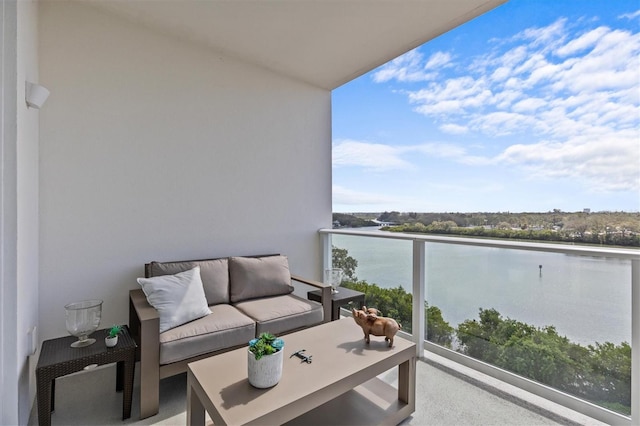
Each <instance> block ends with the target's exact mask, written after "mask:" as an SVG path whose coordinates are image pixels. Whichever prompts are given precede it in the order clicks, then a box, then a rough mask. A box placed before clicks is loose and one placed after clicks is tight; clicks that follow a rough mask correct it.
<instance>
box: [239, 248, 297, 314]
mask: <svg viewBox="0 0 640 426" xmlns="http://www.w3.org/2000/svg"><path fill="white" fill-rule="evenodd" d="M292 291H293V286H292V285H291V272H290V271H289V260H288V259H287V257H286V256H265V257H230V258H229V294H230V300H231V303H236V302H241V301H243V300H248V299H255V298H259V297H268V296H279V295H283V294H289V293H291V292H292Z"/></svg>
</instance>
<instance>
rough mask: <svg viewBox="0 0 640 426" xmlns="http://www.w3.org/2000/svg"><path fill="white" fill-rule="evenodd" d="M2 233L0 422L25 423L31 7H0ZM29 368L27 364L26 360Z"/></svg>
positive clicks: (33, 255)
mask: <svg viewBox="0 0 640 426" xmlns="http://www.w3.org/2000/svg"><path fill="white" fill-rule="evenodd" d="M1 7H2V26H1V27H2V41H3V43H2V79H1V80H2V156H1V157H2V167H1V169H2V181H1V185H0V189H1V194H0V195H1V196H0V200H1V212H2V215H1V220H0V231H1V232H0V234H2V249H1V250H0V253H1V259H0V264H1V268H0V269H1V271H2V279H1V280H0V281H1V282H0V295H1V297H0V301H1V306H0V308H1V309H0V315H1V321H0V324H1V326H2V327H1V338H0V347H1V349H2V353H1V355H0V367H1V371H2V373H1V374H2V376H1V380H0V383H1V384H2V397H1V399H2V409H1V410H0V423H2V424H26V423H27V420H28V418H29V412H30V408H31V405H32V402H33V399H34V396H35V386H34V383H33V376H34V374H33V373H34V368H35V366H34V362H30V361H31V359H30V358H29V353H30V352H29V349H28V345H27V343H28V339H27V330H29V329H31V328H32V327H33V326H35V325H37V323H38V266H39V265H38V243H39V235H38V221H39V218H38V113H37V111H33V110H28V109H27V106H26V104H25V101H24V95H25V81H26V80H29V81H33V82H37V81H38V50H37V42H38V37H37V3H36V2H35V1H29V0H25V1H20V2H12V1H8V2H3V3H2V6H1ZM33 360H34V361H35V358H33Z"/></svg>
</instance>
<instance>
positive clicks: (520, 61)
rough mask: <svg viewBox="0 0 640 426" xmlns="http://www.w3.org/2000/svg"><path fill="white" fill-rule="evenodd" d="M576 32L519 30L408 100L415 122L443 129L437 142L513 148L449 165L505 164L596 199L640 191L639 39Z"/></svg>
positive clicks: (556, 27)
mask: <svg viewBox="0 0 640 426" xmlns="http://www.w3.org/2000/svg"><path fill="white" fill-rule="evenodd" d="M638 16H640V12H634V13H633V14H629V15H628V16H627V15H625V16H624V17H625V18H629V19H635V18H637V17H638ZM593 22H594V21H590V22H586V21H585V22H583V23H582V24H581V25H595V24H594V23H593ZM574 25H575V26H576V27H577V24H576V23H573V22H572V23H571V25H570V24H568V21H567V19H564V18H562V19H558V20H556V21H555V22H553V23H552V24H551V25H548V26H546V27H540V28H529V29H525V30H524V31H522V32H520V33H518V34H516V35H515V36H514V37H512V38H510V39H507V40H503V41H499V42H497V43H496V47H495V49H494V50H493V51H491V52H489V53H488V54H485V55H481V56H479V57H475V58H467V63H466V64H465V63H462V62H461V60H460V59H459V60H458V63H457V67H456V68H455V69H452V70H451V72H450V73H449V74H448V78H446V79H439V80H437V81H432V82H429V83H428V84H426V85H425V87H424V88H422V89H418V90H413V91H408V92H406V93H407V96H408V99H409V101H410V102H411V103H412V104H414V110H415V111H416V112H419V113H420V114H423V115H425V116H427V117H429V118H432V119H433V120H434V121H436V122H440V123H444V124H440V125H439V127H438V128H439V130H440V131H442V132H443V133H447V134H453V135H462V134H471V135H474V136H476V137H478V136H481V135H484V136H487V137H490V138H496V137H497V138H501V137H505V136H509V137H510V138H511V141H512V142H511V144H512V146H510V147H508V148H506V149H504V152H503V153H502V154H500V155H498V156H494V157H486V156H484V157H483V156H473V155H470V154H469V153H467V152H464V151H460V152H458V153H457V155H451V156H447V158H455V160H456V161H458V162H461V163H465V164H475V165H482V164H506V165H510V166H512V167H514V168H517V169H523V170H526V171H527V173H529V174H530V175H531V176H537V177H546V178H567V179H572V180H575V181H577V182H581V183H582V184H583V185H584V186H586V187H592V188H594V189H599V190H602V191H616V190H638V189H640V167H638V166H639V164H638V159H639V158H640V144H639V143H638V140H639V139H640V131H639V130H638V129H640V33H638V32H635V33H634V32H631V31H628V30H619V29H611V28H608V27H606V26H598V27H592V28H586V29H583V30H581V31H580V32H578V31H575V30H574V28H573V26H574ZM421 60H424V59H421ZM414 66H415V67H417V68H420V65H419V63H415V64H414ZM518 141H520V143H517V142H518ZM536 141H543V142H536ZM440 148H441V147H440ZM420 151H421V152H423V153H425V154H428V155H431V156H438V155H440V156H443V154H442V153H443V152H453V151H436V150H435V149H434V147H433V146H431V147H428V148H425V147H424V146H423V147H422V148H421V149H420Z"/></svg>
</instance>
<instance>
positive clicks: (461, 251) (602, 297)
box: [320, 229, 640, 424]
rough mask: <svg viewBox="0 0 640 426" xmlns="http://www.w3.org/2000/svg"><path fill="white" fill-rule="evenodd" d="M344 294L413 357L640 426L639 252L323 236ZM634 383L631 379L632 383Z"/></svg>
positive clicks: (341, 233) (359, 234)
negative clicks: (376, 314)
mask: <svg viewBox="0 0 640 426" xmlns="http://www.w3.org/2000/svg"><path fill="white" fill-rule="evenodd" d="M320 233H321V235H322V238H323V245H324V248H325V250H324V253H325V258H324V266H325V267H328V266H329V265H330V263H331V261H332V260H331V257H330V254H331V253H332V249H331V248H332V247H334V248H337V249H343V250H346V253H345V252H342V253H340V254H341V256H343V258H342V259H341V260H340V259H337V261H343V260H344V256H347V255H348V256H350V257H351V258H353V259H355V260H356V261H357V267H356V268H355V269H354V270H353V271H351V277H349V278H347V279H346V280H345V283H344V284H343V285H344V286H347V287H350V288H354V289H356V290H359V291H363V292H364V293H366V304H367V306H370V307H371V306H374V307H376V308H378V309H379V310H381V311H382V312H383V314H384V315H385V316H390V317H393V318H395V319H396V320H398V321H399V322H400V323H401V324H402V327H403V331H404V332H407V333H410V334H411V335H412V336H413V338H414V340H416V342H417V343H421V344H420V345H419V347H420V348H421V349H420V353H419V354H418V355H420V356H421V350H422V348H424V349H426V350H428V351H433V352H436V353H438V354H439V355H442V356H445V357H447V358H449V359H451V360H454V361H457V362H459V363H461V364H464V365H466V366H470V367H472V368H476V369H478V370H481V371H483V372H484V373H487V374H490V375H492V376H494V377H496V378H498V379H501V380H503V381H506V382H508V383H511V384H513V385H515V386H519V387H521V388H524V389H525V390H527V391H529V392H533V393H535V394H538V395H540V396H542V397H545V398H547V399H550V400H552V401H554V402H557V403H559V404H561V405H565V406H567V407H568V408H571V409H574V410H576V411H579V412H582V413H583V414H585V415H588V416H591V417H594V418H596V419H598V420H601V421H603V422H606V423H609V424H640V412H639V411H640V406H639V405H640V401H639V400H640V383H639V381H640V374H639V373H638V372H639V371H640V354H638V353H637V352H638V351H636V353H632V350H631V348H632V347H634V346H635V347H638V346H640V300H639V299H640V251H638V250H634V249H617V248H608V247H607V248H601V247H591V246H569V245H560V244H547V243H531V242H514V241H502V240H489V239H469V238H455V237H440V236H424V235H412V234H396V233H388V232H382V231H377V230H367V231H362V230H356V229H353V230H345V229H341V230H328V229H327V230H321V231H320ZM632 373H633V374H632Z"/></svg>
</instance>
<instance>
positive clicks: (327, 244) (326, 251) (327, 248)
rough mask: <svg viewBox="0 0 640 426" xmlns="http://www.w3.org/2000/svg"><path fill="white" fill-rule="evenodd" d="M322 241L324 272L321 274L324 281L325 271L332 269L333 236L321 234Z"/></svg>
mask: <svg viewBox="0 0 640 426" xmlns="http://www.w3.org/2000/svg"><path fill="white" fill-rule="evenodd" d="M320 238H321V241H322V271H320V274H321V276H322V278H321V279H322V280H324V270H325V269H331V265H332V263H333V260H332V259H333V258H332V255H331V234H320Z"/></svg>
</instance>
